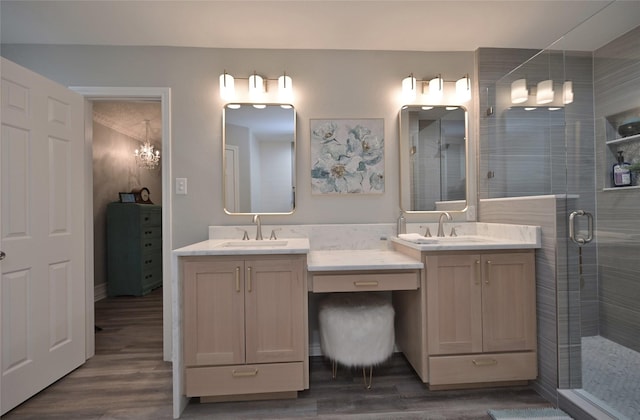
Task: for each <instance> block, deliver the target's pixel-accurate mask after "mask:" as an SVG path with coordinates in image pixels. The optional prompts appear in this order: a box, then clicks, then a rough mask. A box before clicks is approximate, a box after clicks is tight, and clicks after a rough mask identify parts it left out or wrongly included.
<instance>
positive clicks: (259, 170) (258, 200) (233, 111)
mask: <svg viewBox="0 0 640 420" xmlns="http://www.w3.org/2000/svg"><path fill="white" fill-rule="evenodd" d="M222 150H223V180H224V184H223V191H224V211H225V212H226V213H227V214H290V213H292V212H293V210H294V209H295V185H296V180H295V174H296V171H295V157H296V113H295V109H294V108H293V106H291V105H289V104H268V105H257V104H228V105H226V106H225V108H224V110H223V114H222Z"/></svg>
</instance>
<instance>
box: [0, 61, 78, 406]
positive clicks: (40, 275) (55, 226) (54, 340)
mask: <svg viewBox="0 0 640 420" xmlns="http://www.w3.org/2000/svg"><path fill="white" fill-rule="evenodd" d="M1 83H2V95H1V96H2V102H1V103H2V109H1V111H2V140H1V144H0V162H1V170H0V174H1V177H2V180H1V183H0V193H1V198H2V204H1V205H0V213H1V215H0V221H1V224H0V240H1V249H2V251H4V252H5V253H6V258H5V260H3V261H2V278H1V283H0V297H1V302H2V310H1V311H0V313H1V315H0V318H1V321H2V336H1V339H2V342H1V344H2V345H1V346H0V348H1V350H0V351H1V354H2V357H1V359H2V377H1V379H0V382H1V383H0V385H1V389H2V399H1V406H0V411H1V413H2V414H4V413H6V412H7V411H9V410H10V409H12V408H13V407H15V406H16V405H18V404H20V403H21V402H23V401H24V400H26V399H27V398H29V397H31V396H32V395H34V394H35V393H37V392H38V391H40V390H42V389H43V388H45V387H46V386H48V385H50V384H51V383H53V382H54V381H56V380H58V379H60V378H61V377H62V376H64V375H66V374H67V373H69V372H71V371H72V370H73V369H75V368H77V367H78V366H80V365H81V364H82V363H84V361H85V354H86V353H85V332H86V328H85V316H86V313H85V277H84V264H85V263H84V261H85V259H84V258H85V246H84V245H85V243H84V238H85V235H84V226H85V224H84V191H85V186H84V154H83V153H84V101H83V98H82V97H81V96H80V95H78V94H76V93H74V92H72V91H70V90H68V89H66V88H65V87H63V86H61V85H58V84H57V83H54V82H52V81H50V80H48V79H45V78H43V77H42V76H40V75H38V74H36V73H33V72H31V71H30V70H27V69H25V68H22V67H20V66H18V65H16V64H14V63H12V62H10V61H7V60H5V59H2V82H1Z"/></svg>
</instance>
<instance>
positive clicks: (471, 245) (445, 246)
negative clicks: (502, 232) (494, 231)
mask: <svg viewBox="0 0 640 420" xmlns="http://www.w3.org/2000/svg"><path fill="white" fill-rule="evenodd" d="M391 241H392V242H395V243H398V244H401V245H404V246H407V247H409V248H413V249H417V250H420V251H475V250H487V249H535V248H540V241H539V240H533V241H523V240H519V239H507V238H490V237H485V236H463V237H455V238H450V237H444V238H425V239H424V240H423V241H422V242H420V243H415V242H411V241H406V240H403V239H400V238H398V237H393V238H391Z"/></svg>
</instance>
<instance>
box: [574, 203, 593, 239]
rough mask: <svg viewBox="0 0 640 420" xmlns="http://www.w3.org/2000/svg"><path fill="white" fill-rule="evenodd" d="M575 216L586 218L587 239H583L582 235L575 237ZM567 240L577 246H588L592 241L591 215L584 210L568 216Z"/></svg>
mask: <svg viewBox="0 0 640 420" xmlns="http://www.w3.org/2000/svg"><path fill="white" fill-rule="evenodd" d="M576 216H586V217H587V237H586V238H585V237H584V236H582V235H576V227H575V224H576ZM569 239H571V240H572V241H573V242H575V243H576V244H578V246H582V245H585V244H588V243H589V242H591V241H592V240H593V215H592V214H591V213H589V212H586V211H584V210H576V211H574V212H572V213H571V214H570V215H569Z"/></svg>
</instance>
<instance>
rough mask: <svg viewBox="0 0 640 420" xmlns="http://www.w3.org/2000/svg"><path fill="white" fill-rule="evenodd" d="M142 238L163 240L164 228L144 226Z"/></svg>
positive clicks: (141, 232) (141, 233)
mask: <svg viewBox="0 0 640 420" xmlns="http://www.w3.org/2000/svg"><path fill="white" fill-rule="evenodd" d="M140 237H141V238H142V239H149V238H162V227H161V226H143V227H142V229H141V231H140Z"/></svg>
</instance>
